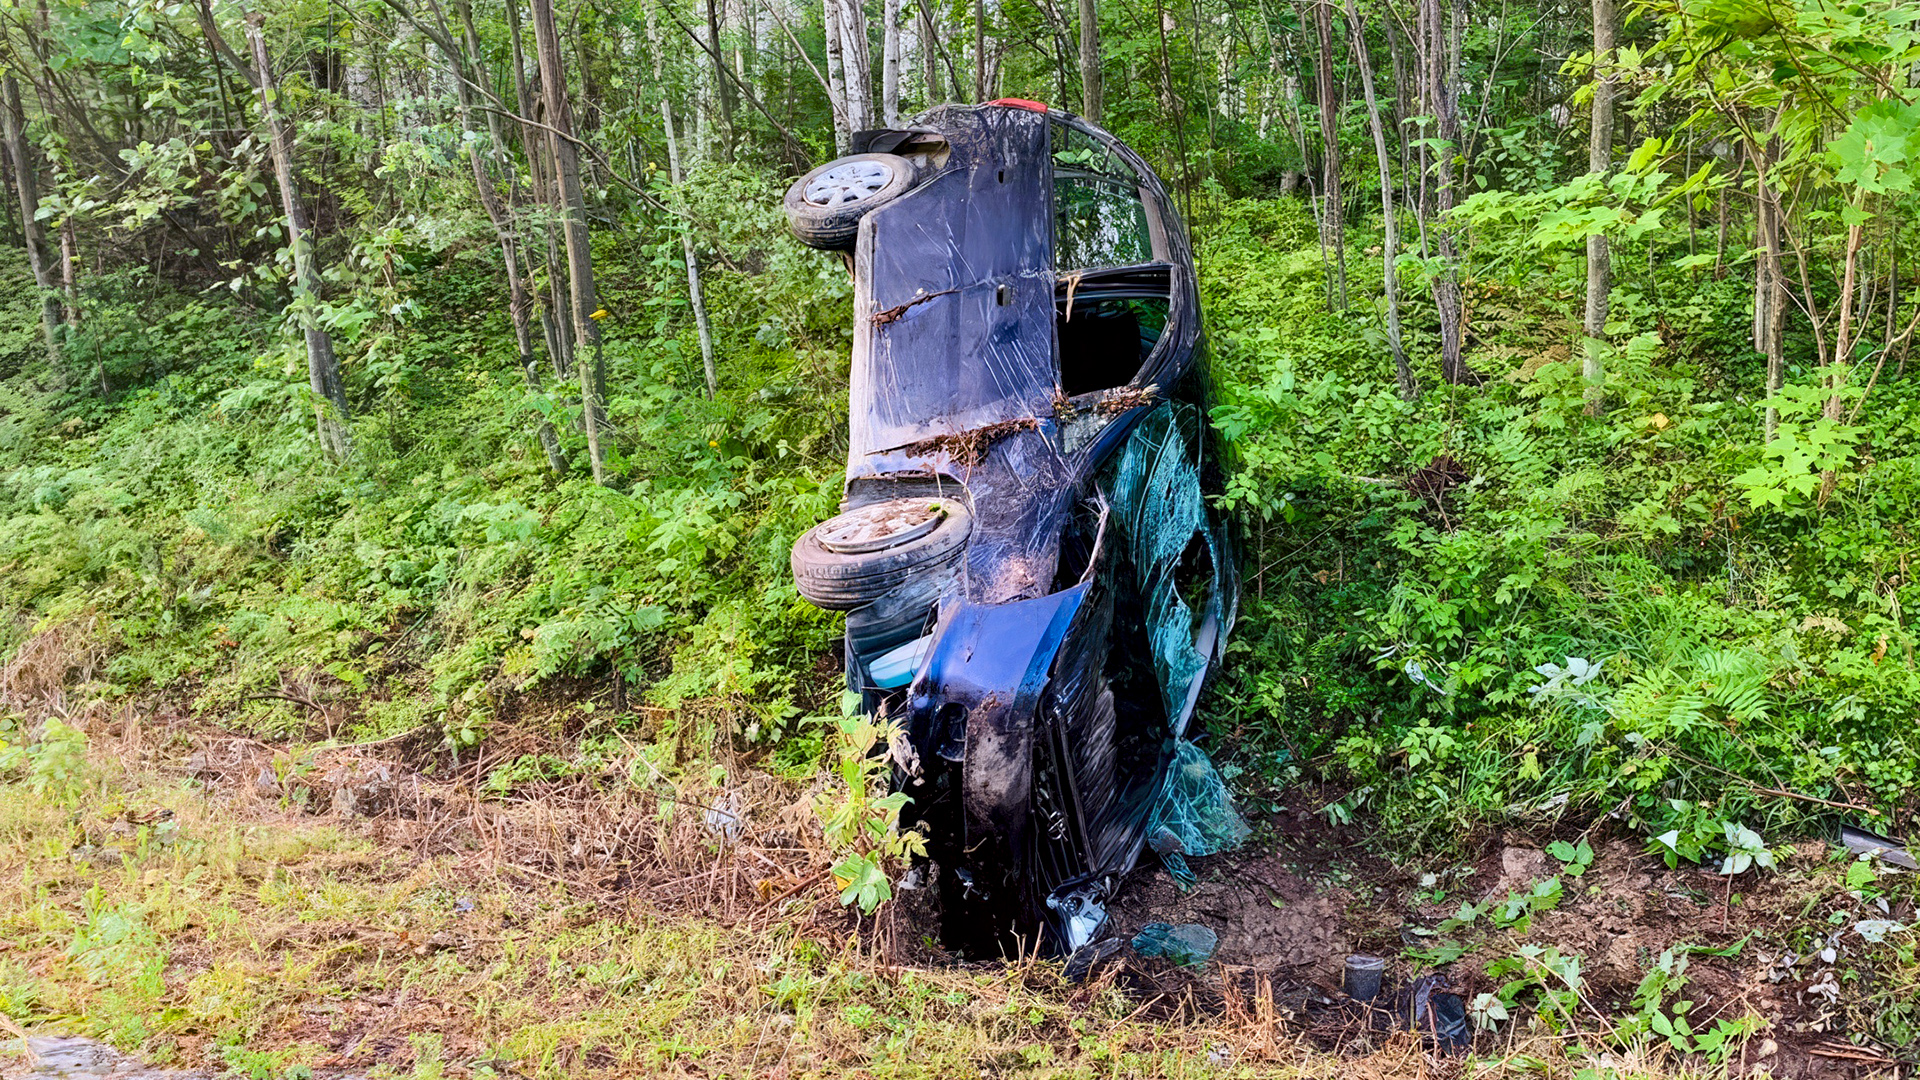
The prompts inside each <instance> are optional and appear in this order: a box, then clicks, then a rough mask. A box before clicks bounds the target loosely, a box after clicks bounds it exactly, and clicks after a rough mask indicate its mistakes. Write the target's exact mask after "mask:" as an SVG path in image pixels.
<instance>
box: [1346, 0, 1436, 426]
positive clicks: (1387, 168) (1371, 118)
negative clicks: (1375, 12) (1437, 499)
mask: <svg viewBox="0 0 1920 1080" xmlns="http://www.w3.org/2000/svg"><path fill="white" fill-rule="evenodd" d="M1389 18H1391V16H1389ZM1347 20H1348V23H1349V24H1350V27H1351V29H1352V31H1353V62H1354V66H1356V67H1358V68H1359V69H1360V92H1361V94H1363V95H1364V96H1365V97H1366V100H1367V123H1368V125H1369V126H1371V127H1372V128H1373V156H1374V158H1375V159H1377V160H1378V161H1379V162H1380V220H1381V222H1382V227H1383V229H1384V230H1385V236H1384V237H1383V238H1382V240H1381V244H1380V257H1381V264H1382V272H1383V280H1384V282H1385V289H1386V296H1387V348H1388V349H1389V350H1391V351H1392V353H1393V373H1394V377H1395V378H1396V379H1397V380H1398V381H1399V383H1400V397H1401V398H1402V399H1404V400H1406V401H1412V400H1414V399H1415V398H1417V397H1419V396H1420V385H1419V384H1418V383H1417V382H1415V381H1414V378H1413V367H1412V366H1411V365H1410V364H1408V363H1407V350H1406V348H1405V346H1404V345H1403V344H1402V342H1401V336H1400V282H1399V272H1398V271H1397V270H1396V269H1394V265H1393V262H1394V259H1395V257H1396V256H1397V255H1398V254H1399V251H1400V227H1399V222H1398V221H1396V220H1395V219H1394V211H1393V167H1392V158H1390V157H1389V156H1388V154H1387V128H1386V123H1385V121H1383V120H1382V119H1381V116H1380V102H1379V99H1378V98H1377V97H1376V96H1375V95H1374V91H1373V59H1372V57H1371V56H1370V55H1369V54H1368V51H1367V28H1366V24H1365V23H1363V22H1362V21H1361V20H1360V10H1359V8H1358V7H1357V6H1356V5H1355V3H1354V0H1347Z"/></svg>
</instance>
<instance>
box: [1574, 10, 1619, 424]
mask: <svg viewBox="0 0 1920 1080" xmlns="http://www.w3.org/2000/svg"><path fill="white" fill-rule="evenodd" d="M1618 33H1619V14H1618V10H1617V9H1616V8H1615V7H1614V0H1593V68H1594V81H1593V129H1592V131H1591V133H1590V134H1589V137H1588V141H1587V171H1588V172H1589V173H1605V172H1606V171H1607V170H1608V169H1611V168H1612V167H1613V90H1614V77H1613V74H1612V73H1611V72H1609V71H1608V70H1607V69H1608V68H1609V67H1611V66H1612V64H1613V43H1614V39H1615V37H1616V36H1618ZM1610 269H1611V266H1610V253H1609V251H1608V250H1607V238H1606V237H1605V236H1602V235H1594V236H1589V237H1587V312H1586V318H1585V319H1584V320H1582V322H1581V329H1582V331H1583V332H1584V333H1585V340H1584V342H1583V343H1582V344H1583V347H1584V348H1583V351H1584V353H1585V358H1584V359H1583V360H1582V361H1581V364H1580V377H1581V379H1582V380H1584V381H1585V382H1586V384H1587V386H1586V400H1587V409H1586V411H1587V415H1588V416H1599V415H1600V414H1601V413H1603V412H1605V411H1606V408H1607V389H1606V377H1607V372H1606V363H1605V357H1606V348H1607V292H1608V289H1609V287H1610V285H1611V278H1610V274H1609V271H1610Z"/></svg>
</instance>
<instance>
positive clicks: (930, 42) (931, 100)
mask: <svg viewBox="0 0 1920 1080" xmlns="http://www.w3.org/2000/svg"><path fill="white" fill-rule="evenodd" d="M915 6H916V7H918V9H919V11H920V32H919V33H918V34H916V35H915V36H916V37H918V38H919V39H920V68H921V70H920V82H921V88H922V89H924V90H925V91H926V92H927V97H926V100H925V101H923V102H921V103H920V104H921V107H922V108H927V109H931V108H933V107H934V106H935V105H938V104H940V99H941V98H944V97H946V96H947V95H946V94H945V93H943V92H942V91H941V89H940V43H939V42H937V41H935V40H934V37H933V16H932V15H930V14H929V13H928V11H927V6H926V3H925V0H921V3H919V4H917V5H915Z"/></svg>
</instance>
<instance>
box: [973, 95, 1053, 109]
mask: <svg viewBox="0 0 1920 1080" xmlns="http://www.w3.org/2000/svg"><path fill="white" fill-rule="evenodd" d="M987 104H989V105H1005V106H1006V107H1007V108H1009V109H1031V110H1032V111H1034V112H1046V111H1047V103H1046V102H1044V101H1028V100H1027V99H1026V98H1017V97H1003V98H994V99H993V100H992V101H989V102H987Z"/></svg>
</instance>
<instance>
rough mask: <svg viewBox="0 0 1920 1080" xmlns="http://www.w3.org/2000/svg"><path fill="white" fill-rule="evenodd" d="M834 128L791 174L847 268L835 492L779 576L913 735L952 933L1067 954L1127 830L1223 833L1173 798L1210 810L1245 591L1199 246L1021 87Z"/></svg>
mask: <svg viewBox="0 0 1920 1080" xmlns="http://www.w3.org/2000/svg"><path fill="white" fill-rule="evenodd" d="M854 149H856V150H857V151H859V152H858V153H855V154H853V155H851V156H849V157H844V158H841V159H839V160H837V161H834V162H830V163H828V164H827V165H825V166H822V167H821V168H819V169H816V170H814V171H813V172H811V173H809V174H807V175H806V176H804V177H802V178H801V179H800V180H799V181H798V182H797V183H795V184H794V186H793V189H792V191H791V192H789V194H788V196H787V210H788V213H789V217H790V219H791V221H792V224H793V228H794V232H795V234H796V235H798V236H799V237H800V238H801V239H802V240H803V241H805V242H807V243H809V244H811V245H813V246H815V247H819V248H823V249H827V250H835V251H840V252H842V253H843V254H844V257H845V258H847V259H848V260H849V263H850V267H851V270H852V273H853V280H854V334H853V362H852V376H851V392H850V401H849V424H848V428H849V436H850V442H851V445H850V448H849V451H848V454H847V474H846V488H845V497H844V499H843V502H842V512H841V513H840V514H839V515H838V516H836V517H834V518H832V519H831V520H829V521H826V522H823V523H821V524H820V525H818V526H816V527H814V528H813V529H811V530H809V531H808V532H807V533H806V534H805V535H803V536H802V537H801V538H800V539H799V541H798V542H797V543H796V544H795V546H794V549H793V571H794V576H795V579H796V581H797V583H798V586H799V589H800V592H801V594H802V595H803V596H805V597H806V598H807V599H808V600H809V601H811V602H813V603H815V604H817V605H819V606H821V607H823V608H828V609H831V610H839V611H845V612H846V613H847V628H846V672H847V679H848V683H849V685H850V686H851V687H852V688H853V689H855V690H857V691H859V692H860V693H861V694H862V695H863V696H864V699H865V702H866V705H867V707H868V708H869V709H871V710H872V711H874V712H875V713H877V714H880V715H883V716H885V717H888V718H891V719H893V720H895V721H897V722H898V723H899V724H900V726H901V728H902V729H903V731H904V738H902V739H899V740H896V742H895V744H894V745H893V746H892V747H891V754H892V758H893V764H894V775H895V780H896V783H897V784H898V786H899V788H900V789H901V790H903V791H905V792H907V793H908V794H909V795H910V796H911V797H912V800H913V801H912V803H911V805H910V806H909V807H908V809H907V811H906V812H905V814H904V816H903V824H905V825H906V826H908V827H913V828H916V829H918V830H920V831H921V832H922V834H923V835H925V836H926V837H927V839H928V844H929V849H930V859H929V861H930V865H929V866H928V867H926V868H925V870H926V872H927V873H928V874H929V876H930V879H931V882H933V883H937V887H938V889H939V890H940V898H941V902H942V910H943V919H942V924H943V927H944V933H945V936H946V938H947V941H948V944H949V945H951V946H955V947H961V948H970V949H978V948H986V947H990V948H996V949H1011V948H1021V949H1024V950H1025V951H1028V952H1034V951H1039V952H1043V953H1052V954H1058V953H1063V952H1070V951H1071V950H1073V949H1075V948H1078V947H1079V946H1081V945H1083V944H1086V943H1087V942H1089V941H1092V940H1095V939H1096V938H1098V937H1099V936H1100V934H1101V931H1102V930H1103V928H1104V923H1105V911H1106V906H1107V902H1108V900H1109V899H1110V897H1111V896H1112V894H1113V891H1114V889H1115V887H1116V886H1117V884H1118V882H1119V880H1120V878H1121V877H1122V876H1123V875H1124V874H1126V872H1127V871H1128V870H1130V869H1131V868H1132V867H1133V866H1134V865H1135V863H1136V862H1137V861H1138V860H1139V859H1140V857H1141V855H1142V853H1143V851H1144V850H1145V849H1146V848H1147V847H1148V846H1149V844H1151V846H1152V847H1153V848H1154V850H1155V851H1156V852H1158V853H1160V854H1161V856H1162V858H1163V859H1164V860H1166V861H1167V862H1168V865H1169V868H1170V869H1172V870H1174V871H1175V873H1176V875H1179V874H1181V873H1184V871H1185V866H1184V864H1183V863H1181V862H1180V861H1179V860H1180V859H1181V857H1182V855H1184V854H1204V853H1207V852H1208V851H1210V850H1212V849H1214V848H1215V847H1217V846H1219V845H1220V844H1221V843H1223V842H1229V843H1230V842H1236V841H1237V840H1238V838H1239V835H1240V834H1241V833H1243V832H1244V829H1243V828H1242V827H1241V826H1239V823H1238V819H1237V818H1232V819H1231V821H1230V822H1229V823H1228V824H1227V825H1226V826H1225V827H1224V828H1212V829H1209V828H1208V827H1206V826H1207V825H1208V822H1206V821H1200V822H1197V823H1196V821H1195V820H1194V818H1195V817H1196V813H1197V814H1198V816H1200V817H1203V818H1204V817H1207V816H1208V812H1207V811H1206V810H1205V808H1202V809H1201V810H1200V811H1196V809H1195V807H1196V803H1195V799H1196V798H1197V796H1194V795H1193V794H1192V793H1193V792H1195V791H1202V790H1204V791H1208V792H1216V793H1217V798H1216V802H1218V804H1219V805H1218V806H1216V807H1214V808H1213V810H1212V811H1211V813H1212V815H1213V818H1214V820H1213V824H1215V825H1218V823H1219V821H1220V820H1221V819H1220V818H1219V815H1222V814H1224V815H1226V817H1228V818H1231V814H1232V811H1231V810H1230V808H1228V807H1227V806H1226V805H1225V803H1224V788H1221V787H1220V785H1219V782H1218V778H1217V776H1215V775H1214V774H1213V771H1212V767H1211V765H1210V764H1209V763H1208V762H1207V760H1206V757H1205V755H1204V754H1203V753H1201V752H1200V751H1199V750H1198V748H1196V747H1194V746H1193V745H1192V744H1191V743H1189V742H1187V741H1186V738H1185V737H1186V734H1187V727H1188V723H1189V721H1190V720H1191V719H1192V717H1193V714H1194V707H1195V703H1196V702H1197V701H1198V699H1199V697H1200V691H1201V687H1202V684H1203V683H1204V682H1205V680H1206V677H1207V674H1208V672H1209V670H1210V669H1211V668H1212V667H1213V665H1215V664H1216V663H1218V662H1219V660H1220V657H1221V654H1222V649H1223V647H1224V643H1225V641H1226V639H1227V634H1228V631H1229V630H1230V628H1231V627H1232V625H1233V620H1234V613H1235V608H1236V601H1237V596H1238V578H1237V572H1236V569H1235V564H1234V558H1233V551H1232V547H1231V544H1230V542H1229V535H1228V530H1227V529H1226V527H1225V525H1224V523H1223V522H1222V521H1221V520H1220V519H1219V518H1218V517H1217V516H1216V514H1215V511H1214V510H1213V508H1212V507H1211V506H1210V505H1209V503H1208V500H1207V495H1208V494H1209V493H1210V492H1217V491H1219V490H1220V488H1221V484H1222V483H1223V471H1222V461H1221V458H1220V454H1219V452H1218V448H1217V445H1216V443H1215V441H1214V438H1213V435H1212V430H1211V428H1210V426H1209V425H1208V423H1207V400H1208V386H1209V383H1208V377H1207V371H1206V363H1205V357H1204V343H1203V337H1202V334H1201V327H1200V310H1199V303H1198V296H1197V293H1196V289H1195V281H1194V268H1193V257H1192V252H1191V250H1190V248H1189V246H1188V241H1187V236H1186V233H1185V231H1184V229H1183V227H1182V225H1181V222H1180V219H1179V217H1178V215H1177V214H1176V213H1175V211H1174V208H1173V204H1172V202H1171V200H1170V199H1169V198H1168V196H1167V192H1166V189H1165V188H1164V187H1163V186H1162V184H1161V183H1160V181H1159V179H1158V178H1156V177H1155V176H1154V174H1153V172H1152V170H1151V169H1149V168H1148V167H1147V165H1146V164H1145V162H1143V161H1142V160H1141V159H1140V158H1139V157H1138V156H1137V155H1136V154H1134V153H1133V152H1132V151H1131V150H1129V149H1128V148H1127V147H1125V146H1123V145H1122V144H1120V143H1119V142H1118V141H1117V140H1115V139H1114V138H1113V137H1112V136H1110V135H1108V134H1107V133H1105V132H1104V131H1101V130H1100V129H1098V128H1096V127H1093V126H1092V125H1090V124H1087V123H1085V122H1083V121H1081V120H1079V119H1077V118H1075V117H1073V116H1071V115H1069V114H1066V113H1062V112H1060V111H1057V110H1049V109H1048V108H1047V107H1046V106H1044V105H1039V104H1037V103H1034V102H1024V101H1011V100H1008V101H1001V102H994V103H991V104H987V105H981V106H947V107H943V108H939V109H936V110H933V111H932V112H929V113H927V114H925V115H923V116H921V117H918V118H916V119H915V120H914V121H912V122H911V123H910V124H909V126H907V127H905V128H903V129H900V130H888V131H872V132H863V133H861V134H860V135H859V136H857V137H856V145H855V147H854ZM1223 833H1224V834H1230V835H1225V836H1224V839H1223V835H1222V834H1223Z"/></svg>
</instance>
